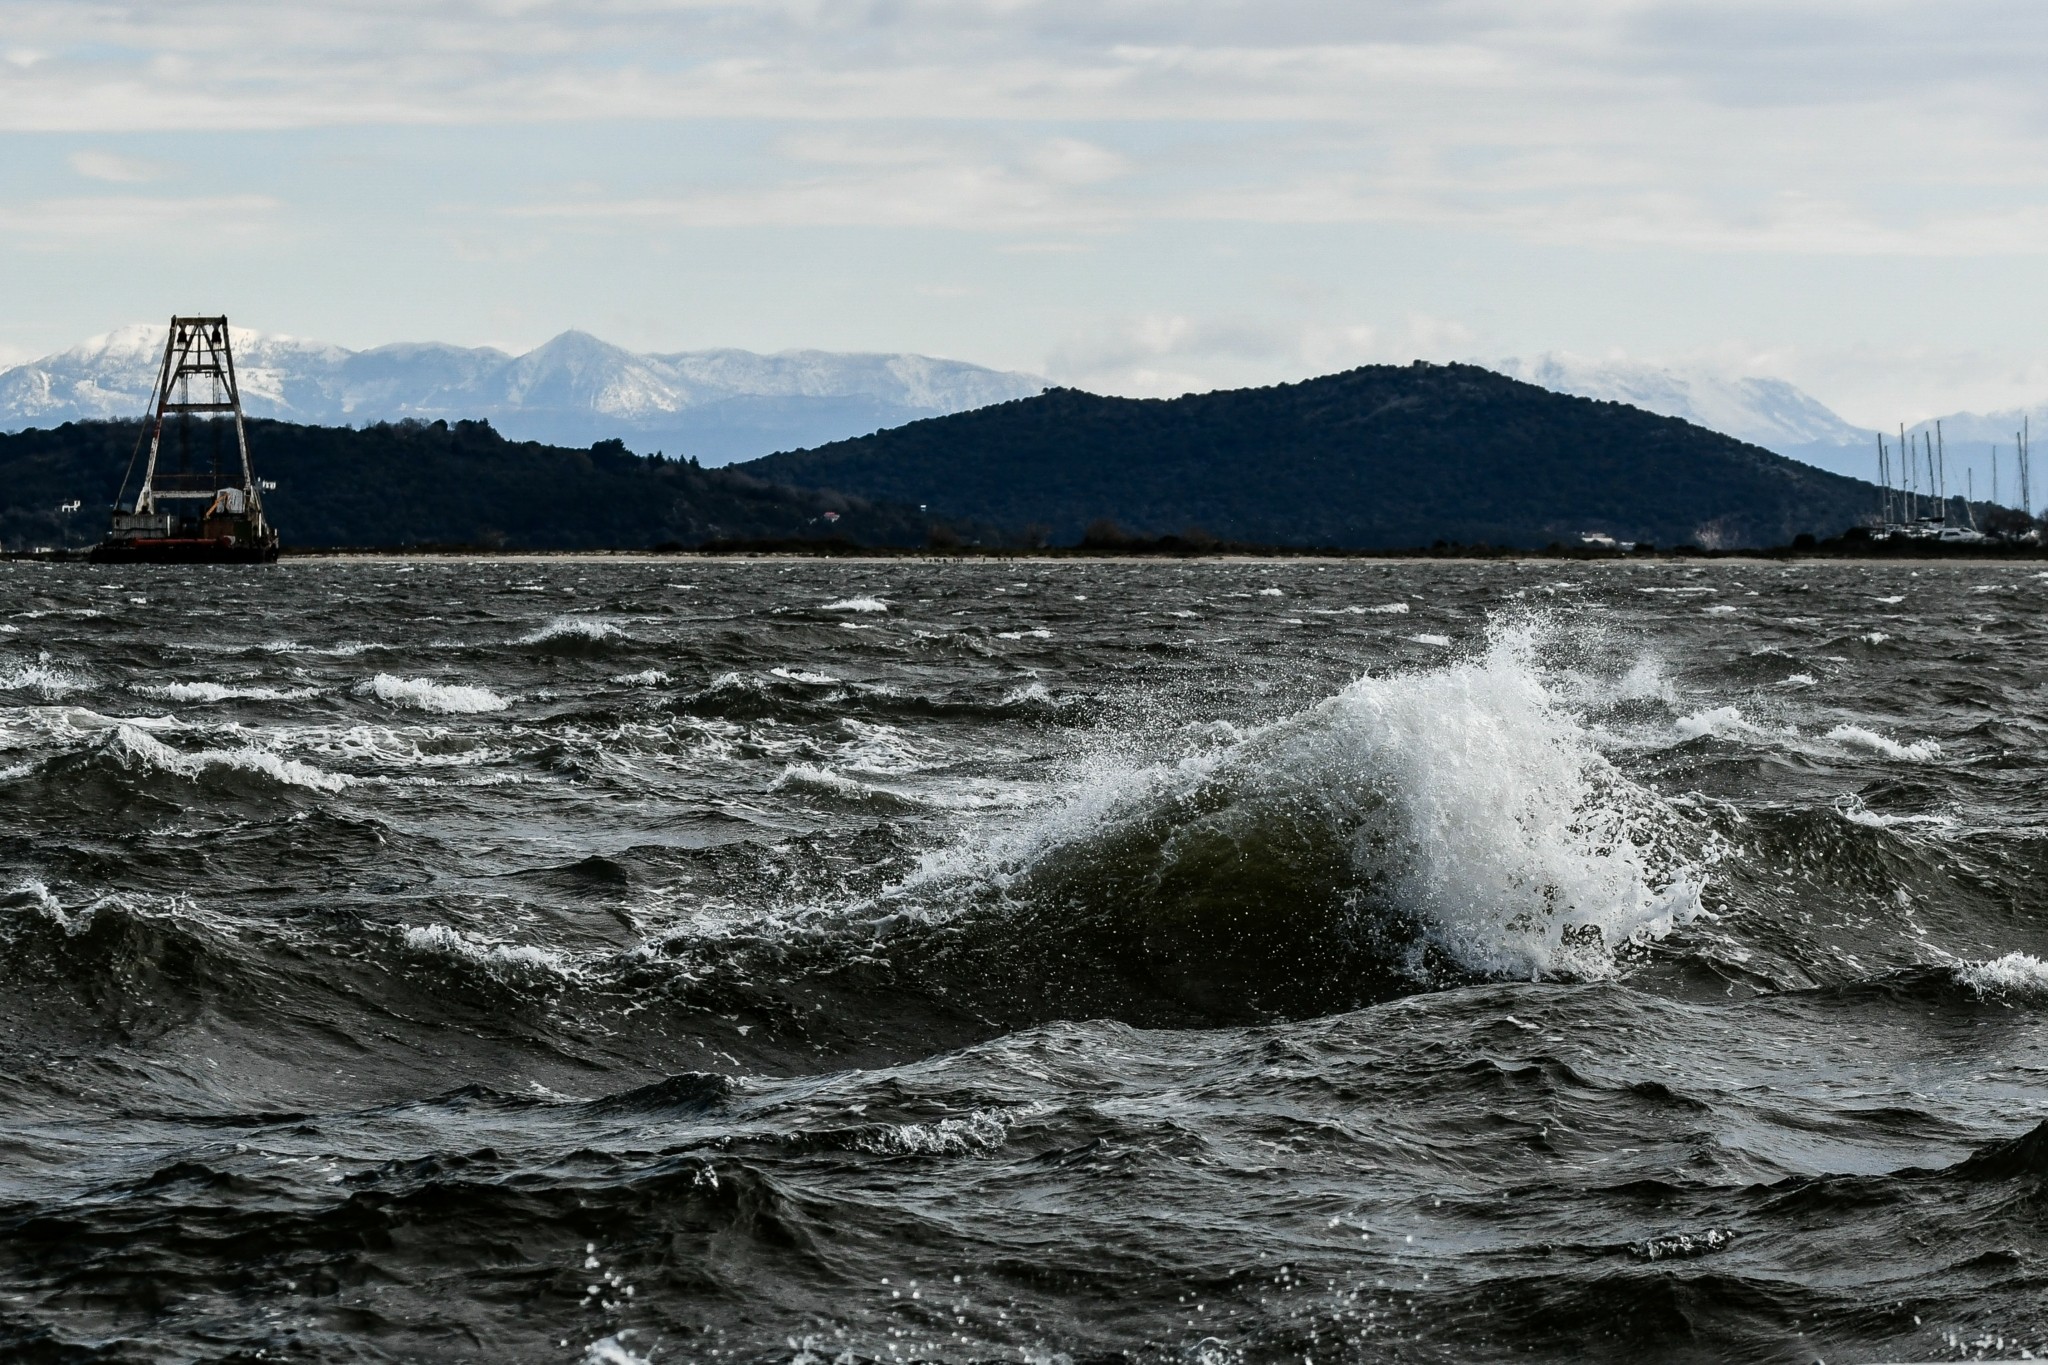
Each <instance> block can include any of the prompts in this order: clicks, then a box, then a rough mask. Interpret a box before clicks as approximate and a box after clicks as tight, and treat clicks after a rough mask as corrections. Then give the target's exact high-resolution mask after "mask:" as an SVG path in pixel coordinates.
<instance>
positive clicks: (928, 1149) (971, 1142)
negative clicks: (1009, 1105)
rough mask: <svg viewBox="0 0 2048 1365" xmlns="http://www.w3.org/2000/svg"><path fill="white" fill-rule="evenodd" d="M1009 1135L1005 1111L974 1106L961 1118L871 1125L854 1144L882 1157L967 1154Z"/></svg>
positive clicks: (990, 1149)
mask: <svg viewBox="0 0 2048 1365" xmlns="http://www.w3.org/2000/svg"><path fill="white" fill-rule="evenodd" d="M1009 1136H1010V1119H1009V1116H1008V1115H1007V1114H1005V1113H1003V1112H1002V1111H1001V1110H999V1109H976V1110H974V1111H973V1112H972V1113H970V1114H968V1115H966V1116H965V1117H962V1118H949V1119H938V1120H935V1121H933V1122H931V1123H898V1124H888V1125H884V1126H881V1127H877V1128H873V1129H870V1130H868V1131H867V1132H866V1133H864V1134H862V1135H861V1137H860V1138H859V1139H858V1140H857V1141H856V1143H855V1145H856V1146H858V1147H860V1148H861V1149H862V1150H864V1151H869V1152H874V1153H877V1154H878V1155H883V1156H968V1155H972V1154H977V1153H979V1154H986V1153H989V1152H993V1151H995V1150H996V1149H998V1148H999V1147H1001V1146H1002V1145H1003V1143H1004V1141H1005V1140H1006V1139H1007V1138H1008V1137H1009Z"/></svg>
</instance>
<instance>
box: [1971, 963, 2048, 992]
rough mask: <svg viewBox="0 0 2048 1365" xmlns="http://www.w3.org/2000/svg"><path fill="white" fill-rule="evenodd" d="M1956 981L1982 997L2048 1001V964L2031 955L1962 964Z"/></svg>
mask: <svg viewBox="0 0 2048 1365" xmlns="http://www.w3.org/2000/svg"><path fill="white" fill-rule="evenodd" d="M1955 977H1956V980H1957V981H1958V982H1960V983H1961V984H1963V985H1965V986H1968V987H1969V988H1970V989H1971V990H1973V991H1975V992H1977V994H1979V995H1986V996H2003V997H2006V998H2008V999H2024V1000H2048V962H2043V961H2042V960H2041V959H2040V958H2038V957H2035V956H2033V955H2032V954H2031V953H2007V954H2006V955H2005V956H2004V957H1998V958H1993V959H1991V960H1990V961H1988V962H1964V963H1960V964H1958V965H1957V967H1956V968H1955Z"/></svg>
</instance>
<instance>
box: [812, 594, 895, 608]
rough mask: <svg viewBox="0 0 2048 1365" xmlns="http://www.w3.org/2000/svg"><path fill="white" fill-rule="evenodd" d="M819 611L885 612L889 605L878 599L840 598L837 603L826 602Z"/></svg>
mask: <svg viewBox="0 0 2048 1365" xmlns="http://www.w3.org/2000/svg"><path fill="white" fill-rule="evenodd" d="M819 610H820V611H887V610H889V604H888V603H887V602H884V601H883V600H882V599H881V598H879V597H842V598H840V599H839V600H838V601H837V602H827V603H826V604H825V605H824V606H823V607H820V608H819Z"/></svg>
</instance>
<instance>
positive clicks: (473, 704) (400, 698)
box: [356, 673, 512, 715]
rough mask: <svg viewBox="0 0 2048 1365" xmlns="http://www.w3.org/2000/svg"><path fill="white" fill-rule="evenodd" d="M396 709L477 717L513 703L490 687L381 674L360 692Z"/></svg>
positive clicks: (364, 684)
mask: <svg viewBox="0 0 2048 1365" xmlns="http://www.w3.org/2000/svg"><path fill="white" fill-rule="evenodd" d="M356 690H357V691H359V692H364V693H367V694H369V695H371V696H374V697H376V698H377V699H378V700H379V701H385V702H389V703H390V704H391V705H393V706H405V707H410V708H411V709H413V710H415V711H439V712H442V713H444V714H448V715H474V714H477V713H480V712H484V711H503V710H504V709H505V708H506V707H508V706H510V705H511V704H512V703H510V702H508V701H506V700H505V699H504V698H503V697H501V696H499V695H498V694H497V693H495V692H493V691H491V690H490V689H489V688H487V687H471V686H469V685H468V684H465V683H441V682H435V681H434V680H433V679H431V678H399V677H394V676H392V675H391V674H389V673H379V674H378V675H377V676H376V677H374V678H372V679H370V680H369V681H368V682H366V683H363V684H361V685H360V686H358V687H357V689H356Z"/></svg>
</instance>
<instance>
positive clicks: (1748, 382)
mask: <svg viewBox="0 0 2048 1365" xmlns="http://www.w3.org/2000/svg"><path fill="white" fill-rule="evenodd" d="M1495 368H1498V369H1499V370H1500V371H1501V373H1503V374H1507V375H1511V376H1513V377H1514V378H1516V379H1520V380H1524V381H1526V382H1527V383H1531V384H1537V385H1540V386H1542V387H1543V388H1546V389H1553V390H1555V391H1557V392H1559V393H1570V394H1577V395H1578V396H1579V397H1581V398H1598V399H1604V400H1606V401H1609V402H1616V403H1627V404H1630V405H1631V406H1633V407H1638V408H1643V409H1646V410H1648V411H1650V412H1655V413H1661V414H1663V415H1664V416H1666V417H1678V418H1682V419H1684V420H1685V421H1688V422H1691V423H1693V424H1694V425H1695V426H1702V427H1706V428H1707V429H1708V430H1710V431H1718V432H1721V433H1723V434H1725V435H1728V436H1733V437H1735V438H1736V439H1738V440H1743V441H1748V442H1750V443H1751V444H1752V445H1759V446H1763V447H1764V448H1765V449H1767V450H1784V449H1786V448H1788V447H1805V446H1811V445H1853V444H1857V443H1860V442H1862V441H1863V440H1864V439H1865V437H1866V436H1867V434H1868V433H1866V432H1864V431H1863V430H1862V429H1861V428H1860V427H1856V426H1853V425H1851V424H1850V423H1848V422H1845V421H1843V420H1842V419H1841V418H1840V417H1838V416H1836V415H1835V414H1834V413H1833V412H1832V411H1830V410H1829V409H1828V408H1827V407H1826V406H1825V405H1823V404H1822V403H1821V402H1820V401H1819V400H1818V399H1816V398H1814V397H1812V396H1811V395H1810V394H1807V393H1805V392H1803V391H1801V390H1800V389H1798V388H1795V387H1794V386H1793V385H1791V384H1788V383H1786V382H1785V381H1784V380H1782V379H1772V378H1768V377H1764V376H1759V375H1745V374H1740V373H1735V372H1731V371H1726V370H1715V369H1709V368H1705V367H1689V368H1686V369H1676V368H1671V367H1667V366H1661V365H1654V364H1649V363H1647V362H1644V361H1638V360H1600V359H1593V358H1590V357H1586V356H1578V355H1573V354H1570V353H1569V352H1551V353H1549V354H1545V355H1540V356H1537V357H1536V358H1534V359H1533V360H1527V361H1524V360H1507V361H1503V362H1501V363H1500V364H1499V365H1498V366H1496V367H1495Z"/></svg>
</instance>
